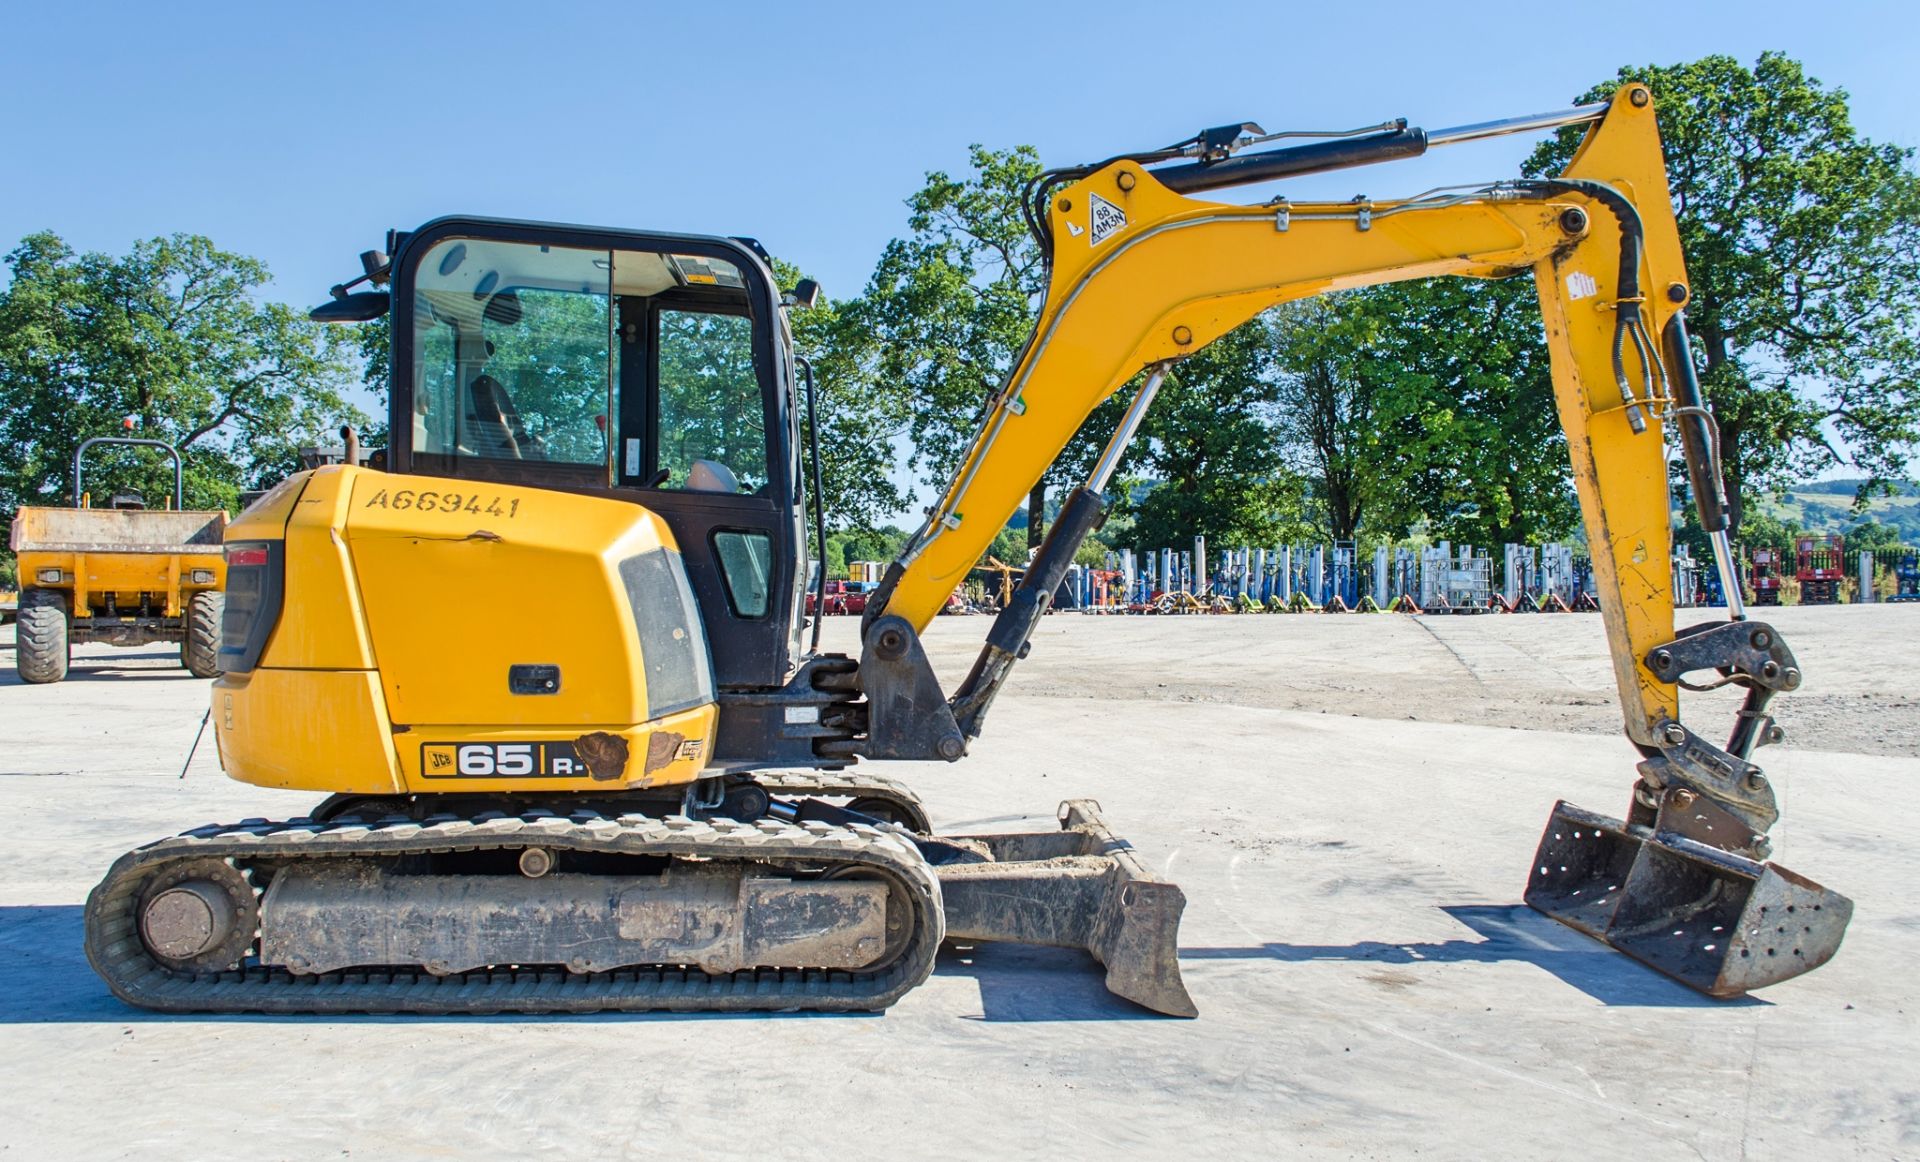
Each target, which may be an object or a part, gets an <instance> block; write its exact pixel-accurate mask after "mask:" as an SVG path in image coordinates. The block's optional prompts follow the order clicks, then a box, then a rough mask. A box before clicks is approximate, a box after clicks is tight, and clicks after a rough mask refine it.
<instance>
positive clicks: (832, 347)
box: [774, 260, 908, 576]
mask: <svg viewBox="0 0 1920 1162" xmlns="http://www.w3.org/2000/svg"><path fill="white" fill-rule="evenodd" d="M774 273H775V276H776V277H777V278H778V279H779V281H780V285H781V286H782V287H783V288H786V289H789V290H791V289H792V288H793V287H795V286H797V285H799V282H800V280H801V278H803V277H804V276H803V275H802V273H801V271H800V269H799V268H798V267H795V266H793V265H791V264H789V263H785V262H781V261H778V260H775V262H774ZM853 306H854V304H849V303H847V302H835V301H833V300H831V299H828V298H826V297H825V296H824V295H823V296H822V297H821V299H820V301H819V303H818V304H817V305H816V306H814V307H812V308H811V309H808V310H794V311H789V312H788V313H787V322H788V324H789V326H790V327H791V328H792V332H793V346H794V350H795V351H796V352H797V353H798V354H799V355H801V356H802V357H803V358H805V359H806V360H807V361H808V362H809V363H810V364H811V365H812V367H813V373H814V392H815V396H816V399H817V401H818V404H819V408H820V414H819V416H818V421H819V435H820V482H821V491H822V492H823V493H825V496H824V498H823V501H824V505H825V509H826V517H827V527H828V528H830V529H835V530H842V531H844V530H849V529H862V530H871V529H873V528H874V527H875V524H876V522H878V521H879V520H881V519H882V518H883V517H885V516H886V515H887V514H889V513H894V512H898V511H900V510H901V509H902V508H904V507H905V506H906V502H907V497H906V495H905V494H904V493H903V492H902V491H901V489H900V487H899V486H898V485H897V484H895V483H894V480H893V478H892V476H891V475H890V474H889V473H890V470H891V468H892V465H893V461H894V457H895V447H896V446H897V445H898V444H899V443H900V442H901V441H902V440H903V438H904V436H905V434H906V432H907V428H908V423H907V420H908V415H907V407H906V403H905V398H904V395H903V393H901V392H899V391H896V390H889V389H888V386H887V385H886V384H884V383H882V382H881V381H880V380H879V379H878V378H877V376H876V374H875V367H876V365H877V362H878V361H877V358H876V354H875V348H874V342H873V338H872V336H871V335H870V334H869V333H868V331H867V330H866V328H865V327H863V326H861V325H860V323H859V321H858V319H857V318H856V312H855V311H854V310H853ZM800 404H801V407H803V408H804V407H805V406H806V399H805V387H804V383H803V385H802V396H801V401H800ZM805 434H806V433H805V430H804V429H803V430H802V433H801V435H802V439H804V438H805ZM808 490H809V491H811V490H812V485H811V483H809V485H808ZM849 559H851V560H866V559H867V558H862V557H853V558H849ZM889 559H890V558H889ZM839 569H840V572H839V575H842V576H844V575H845V570H846V567H845V564H844V563H843V564H841V565H840V567H839Z"/></svg>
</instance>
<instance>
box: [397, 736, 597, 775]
mask: <svg viewBox="0 0 1920 1162" xmlns="http://www.w3.org/2000/svg"><path fill="white" fill-rule="evenodd" d="M420 773H421V774H423V775H425V776H426V777H427V778H429V779H513V778H532V777H535V776H538V777H543V778H550V779H584V778H586V777H588V776H589V774H590V773H591V772H589V771H588V770H587V764H586V763H584V762H582V761H581V760H580V758H579V756H577V755H575V754H574V753H573V744H572V743H568V742H429V743H423V744H422V745H421V747H420Z"/></svg>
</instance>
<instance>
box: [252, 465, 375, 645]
mask: <svg viewBox="0 0 1920 1162" xmlns="http://www.w3.org/2000/svg"><path fill="white" fill-rule="evenodd" d="M349 479H350V477H348V476H347V474H346V472H345V471H344V470H342V469H340V468H338V467H329V468H321V469H317V470H315V471H314V472H313V473H311V474H310V475H309V476H308V477H307V480H306V487H305V488H303V489H301V490H300V491H299V493H298V498H297V499H294V500H292V501H291V503H290V504H289V505H288V508H287V512H286V515H285V516H284V517H283V520H284V521H285V526H286V546H287V551H286V563H287V565H286V568H287V574H286V586H287V598H286V602H285V604H284V605H283V606H282V608H281V611H280V623H279V625H278V626H276V627H275V629H274V636H273V640H272V641H270V642H269V643H268V644H267V652H266V655H265V656H264V657H263V659H262V662H263V664H265V665H286V666H299V667H301V668H303V669H318V670H370V669H372V668H373V645H372V643H371V642H370V641H369V640H368V637H367V624H366V617H365V614H364V611H363V610H362V609H361V605H360V590H359V587H358V586H357V585H355V584H354V579H353V562H352V559H351V558H350V557H349V556H348V553H347V545H346V540H345V539H344V538H343V537H342V536H341V533H340V529H341V527H342V526H343V525H344V524H345V521H346V514H347V507H348V503H349V500H350V493H349V490H348V488H347V487H346V485H347V481H348V480H349Z"/></svg>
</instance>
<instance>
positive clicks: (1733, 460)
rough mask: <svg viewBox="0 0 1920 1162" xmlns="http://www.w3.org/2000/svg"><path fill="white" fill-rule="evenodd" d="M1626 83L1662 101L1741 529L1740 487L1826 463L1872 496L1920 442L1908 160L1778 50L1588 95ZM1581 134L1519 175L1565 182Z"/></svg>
mask: <svg viewBox="0 0 1920 1162" xmlns="http://www.w3.org/2000/svg"><path fill="white" fill-rule="evenodd" d="M1628 80H1637V81H1643V82H1645V83H1646V84H1647V85H1648V86H1649V87H1650V88H1651V89H1652V90H1653V94H1654V101H1655V106H1656V109H1657V111H1658V117H1659V122H1660V134H1661V138H1662V141H1663V143H1664V146H1665V152H1666V162H1667V171H1668V177H1669V181H1670V183H1671V186H1672V190H1673V205H1674V211H1675V213H1676V215H1677V216H1678V219H1679V225H1680V240H1681V244H1682V246H1683V247H1684V249H1685V253H1686V257H1687V268H1688V272H1689V275H1690V277H1691V280H1692V286H1693V297H1692V300H1691V301H1690V302H1689V303H1688V305H1687V318H1688V324H1689V326H1690V327H1691V329H1692V333H1693V337H1694V340H1695V345H1696V353H1697V358H1698V359H1699V360H1700V361H1701V362H1702V364H1703V366H1704V369H1705V370H1704V372H1703V373H1702V375H1701V383H1702V386H1703V387H1704V389H1705V391H1706V394H1707V400H1708V405H1709V407H1710V408H1711V409H1712V411H1713V413H1714V416H1715V418H1716V419H1717V421H1718V423H1719V429H1720V440H1721V461H1722V465H1723V470H1724V472H1725V475H1726V478H1727V479H1726V483H1727V490H1728V497H1729V500H1730V502H1731V511H1730V514H1729V515H1730V516H1731V517H1732V519H1733V521H1734V522H1735V525H1736V528H1737V527H1738V525H1739V523H1740V522H1741V520H1742V519H1743V517H1744V516H1745V514H1746V499H1747V497H1748V495H1749V494H1754V493H1756V492H1760V491H1765V490H1767V489H1769V488H1777V487H1779V486H1781V485H1782V484H1784V483H1785V482H1786V481H1788V480H1790V479H1792V478H1794V477H1796V476H1804V475H1807V474H1809V473H1811V472H1813V471H1815V470H1818V469H1820V468H1823V467H1826V466H1830V465H1833V464H1840V463H1845V464H1851V465H1854V466H1856V467H1858V468H1860V469H1863V470H1865V472H1866V473H1867V475H1868V483H1867V484H1866V485H1864V486H1863V487H1862V489H1861V494H1860V498H1861V499H1862V500H1864V499H1865V497H1866V495H1867V494H1868V492H1869V491H1870V490H1876V489H1878V488H1879V487H1880V486H1881V485H1883V484H1884V483H1885V482H1887V481H1889V480H1890V479H1893V478H1896V477H1898V476H1900V475H1901V474H1902V472H1903V470H1904V468H1905V465H1906V462H1907V458H1908V449H1909V447H1910V445H1911V444H1912V442H1913V441H1914V440H1915V439H1916V437H1920V379H1916V370H1915V369H1916V367H1920V339H1917V336H1920V177H1916V175H1915V173H1914V172H1913V170H1912V169H1911V168H1910V164H1909V163H1910V161H1911V159H1912V151H1911V150H1908V149H1902V148H1898V147H1895V146H1890V145H1876V144H1874V143H1873V142H1871V141H1869V140H1867V139H1866V138H1864V137H1862V136H1861V135H1860V134H1859V133H1858V132H1857V131H1856V130H1855V128H1854V126H1853V122H1852V119H1851V116H1850V114H1849V112H1848V108H1847V94H1846V93H1845V92H1844V91H1843V90H1840V89H1836V88H1829V87H1827V86H1824V85H1822V84H1821V83H1820V82H1819V81H1818V80H1816V79H1814V78H1812V77H1809V76H1807V75H1806V73H1805V70H1804V69H1803V68H1802V67H1801V66H1800V64H1799V63H1798V62H1796V61H1794V60H1791V59H1789V58H1788V57H1786V56H1783V55H1780V54H1778V53H1766V54H1763V55H1762V56H1761V57H1760V59H1759V60H1758V61H1757V62H1755V64H1754V65H1753V67H1752V68H1748V67H1746V66H1744V65H1742V64H1740V63H1739V62H1738V61H1736V60H1734V59H1733V58H1732V57H1727V56H1709V57H1704V58H1702V59H1700V60H1697V61H1693V62H1690V63H1686V64H1677V65H1667V66H1637V67H1629V68H1623V69H1621V70H1620V73H1619V77H1618V80H1616V81H1609V82H1607V83H1605V84H1603V85H1598V86H1595V87H1594V88H1592V89H1589V90H1588V91H1587V92H1586V93H1585V94H1584V95H1583V96H1582V97H1581V98H1580V99H1581V100H1584V101H1591V100H1600V99H1605V98H1606V97H1608V96H1610V95H1611V94H1612V93H1613V91H1614V89H1615V88H1616V87H1617V86H1618V84H1619V83H1620V82H1622V81H1628ZM1579 137H1580V132H1579V131H1577V130H1563V131H1562V133H1561V135H1560V137H1559V138H1558V139H1557V140H1555V141H1551V142H1547V143H1544V144H1543V145H1542V146H1541V147H1540V149H1539V150H1537V151H1536V152H1535V154H1534V156H1533V158H1532V159H1531V160H1530V161H1529V163H1528V169H1529V171H1530V172H1534V173H1541V172H1558V169H1559V167H1560V166H1561V165H1562V164H1564V162H1565V160H1566V159H1567V158H1568V157H1570V156H1571V155H1572V151H1573V150H1574V148H1575V147H1576V146H1577V144H1578V140H1579ZM1830 433H1831V434H1834V435H1837V436H1838V437H1839V441H1840V442H1839V443H1836V442H1834V441H1833V440H1832V439H1831V438H1830Z"/></svg>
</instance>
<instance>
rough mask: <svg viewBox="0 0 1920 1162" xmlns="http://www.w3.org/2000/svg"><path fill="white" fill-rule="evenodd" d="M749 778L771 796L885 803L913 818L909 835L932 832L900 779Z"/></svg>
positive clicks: (785, 773)
mask: <svg viewBox="0 0 1920 1162" xmlns="http://www.w3.org/2000/svg"><path fill="white" fill-rule="evenodd" d="M749 777H750V778H752V779H753V781H754V782H755V783H758V784H759V785H760V786H761V787H763V788H765V789H766V790H767V791H768V793H770V794H774V795H832V796H836V797H840V798H847V799H885V800H886V801H887V802H889V803H892V804H894V805H895V806H897V807H899V808H900V809H901V810H902V811H904V812H905V813H906V814H908V815H910V816H912V818H913V825H912V826H911V827H910V828H909V830H911V831H915V832H918V833H920V834H922V835H924V834H928V833H929V832H931V831H932V830H933V828H932V825H931V824H929V823H928V822H927V809H926V807H925V806H924V805H923V804H922V803H921V802H920V796H919V795H917V794H915V793H914V791H913V789H912V788H911V787H908V786H907V785H906V784H905V783H903V782H901V781H900V780H899V779H892V778H888V777H887V776H886V775H867V774H857V773H855V772H852V771H809V770H777V771H755V772H753V774H752V775H751V776H749Z"/></svg>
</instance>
